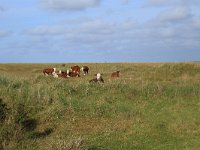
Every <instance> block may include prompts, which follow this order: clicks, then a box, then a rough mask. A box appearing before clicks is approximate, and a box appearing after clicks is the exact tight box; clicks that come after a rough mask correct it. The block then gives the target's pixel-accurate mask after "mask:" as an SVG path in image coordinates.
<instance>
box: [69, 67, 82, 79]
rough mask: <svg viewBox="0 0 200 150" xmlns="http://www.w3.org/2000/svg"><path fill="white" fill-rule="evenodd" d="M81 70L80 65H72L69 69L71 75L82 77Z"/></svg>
mask: <svg viewBox="0 0 200 150" xmlns="http://www.w3.org/2000/svg"><path fill="white" fill-rule="evenodd" d="M80 70H81V68H80V67H79V66H78V65H75V66H72V67H71V69H70V71H69V76H70V77H80Z"/></svg>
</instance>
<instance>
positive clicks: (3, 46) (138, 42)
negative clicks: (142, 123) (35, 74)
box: [0, 0, 200, 63]
mask: <svg viewBox="0 0 200 150" xmlns="http://www.w3.org/2000/svg"><path fill="white" fill-rule="evenodd" d="M199 8H200V1H199V0H73V1H72V0H18V1H13V0H0V63H49V62H186V61H200V11H199Z"/></svg>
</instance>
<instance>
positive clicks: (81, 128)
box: [0, 63, 200, 150]
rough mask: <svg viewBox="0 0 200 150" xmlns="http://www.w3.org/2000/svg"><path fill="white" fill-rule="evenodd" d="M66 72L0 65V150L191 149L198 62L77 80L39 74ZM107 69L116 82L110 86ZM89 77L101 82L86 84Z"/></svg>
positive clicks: (195, 134) (131, 66)
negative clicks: (101, 80)
mask: <svg viewBox="0 0 200 150" xmlns="http://www.w3.org/2000/svg"><path fill="white" fill-rule="evenodd" d="M72 65H73V64H66V66H65V67H63V66H61V64H0V115H1V117H0V149H5V150H10V149H16V150H18V149H19V150H25V149H26V150H27V149H28V150H29V149H30V150H62V149H63V150H67V149H77V150H78V149H87V150H112V149H114V150H118V149H119V150H121V149H122V150H128V149H130V150H132V149H147V150H149V149H159V150H160V149H162V150H163V149H165V150H171V149H192V150H195V149H199V147H200V117H199V114H200V63H113V64H110V63H97V64H95V63H93V64H86V65H88V66H89V67H90V73H89V75H88V76H83V75H81V77H80V78H68V79H61V78H58V79H55V78H53V77H50V76H49V77H44V76H43V74H42V69H43V68H45V67H57V68H64V69H65V68H66V69H67V68H69V67H70V66H72ZM78 65H80V66H81V65H83V64H78ZM84 65H85V64H84ZM115 70H120V71H121V77H120V78H115V79H111V78H110V74H111V72H112V71H115ZM97 72H101V73H103V74H104V75H103V78H104V80H105V83H104V84H89V83H88V81H89V80H90V79H92V78H93V74H95V73H97Z"/></svg>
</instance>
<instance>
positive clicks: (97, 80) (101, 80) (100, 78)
mask: <svg viewBox="0 0 200 150" xmlns="http://www.w3.org/2000/svg"><path fill="white" fill-rule="evenodd" d="M95 75H96V78H94V79H92V80H90V81H89V82H90V83H100V82H102V83H104V80H103V78H102V74H101V73H97V74H95Z"/></svg>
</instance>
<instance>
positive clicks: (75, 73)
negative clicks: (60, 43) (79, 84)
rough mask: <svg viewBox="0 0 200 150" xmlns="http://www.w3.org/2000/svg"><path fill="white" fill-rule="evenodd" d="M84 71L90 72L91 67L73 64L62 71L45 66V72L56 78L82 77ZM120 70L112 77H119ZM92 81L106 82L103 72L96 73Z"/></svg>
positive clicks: (85, 73) (85, 72)
mask: <svg viewBox="0 0 200 150" xmlns="http://www.w3.org/2000/svg"><path fill="white" fill-rule="evenodd" d="M81 71H83V74H84V76H85V75H87V74H88V73H89V67H88V66H83V67H81V68H80V67H79V66H78V65H75V66H72V67H71V68H70V69H69V70H67V71H61V70H59V71H58V70H57V69H56V68H45V69H43V74H44V75H45V76H48V75H51V76H53V77H55V78H58V77H61V78H69V77H80V73H81ZM119 73H120V71H115V72H113V73H111V77H119ZM89 82H90V83H92V82H93V83H99V82H102V83H104V80H103V78H102V74H101V73H97V74H95V78H93V79H91V80H90V81H89Z"/></svg>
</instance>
